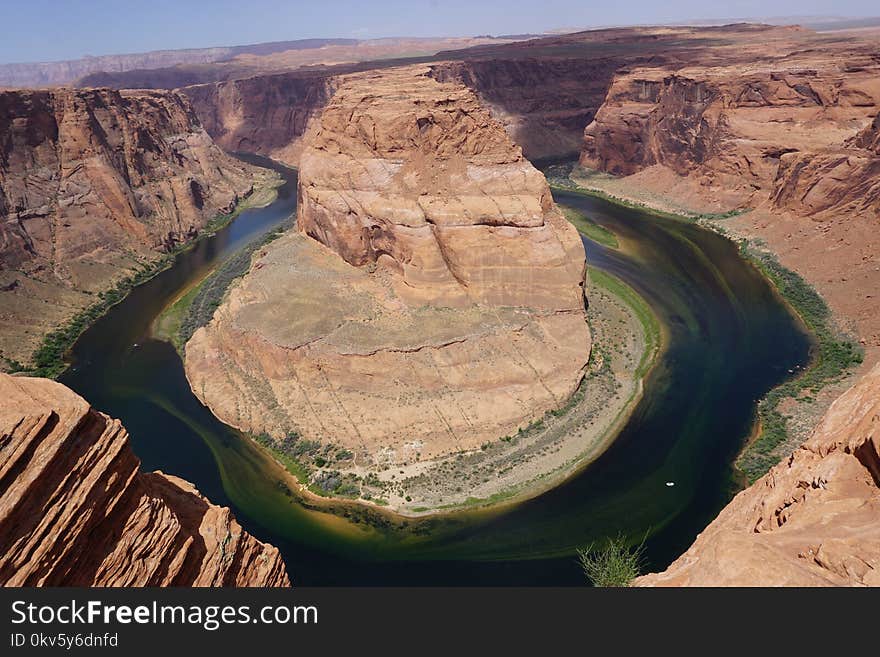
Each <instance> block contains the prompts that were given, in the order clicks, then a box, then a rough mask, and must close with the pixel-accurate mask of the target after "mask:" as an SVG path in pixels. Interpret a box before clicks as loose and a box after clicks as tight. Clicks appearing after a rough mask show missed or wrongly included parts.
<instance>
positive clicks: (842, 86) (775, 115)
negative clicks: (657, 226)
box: [581, 53, 880, 206]
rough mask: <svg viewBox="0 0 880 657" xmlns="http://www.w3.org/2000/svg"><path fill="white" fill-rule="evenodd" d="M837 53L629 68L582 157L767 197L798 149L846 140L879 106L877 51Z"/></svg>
mask: <svg viewBox="0 0 880 657" xmlns="http://www.w3.org/2000/svg"><path fill="white" fill-rule="evenodd" d="M828 55H829V56H828V57H824V56H819V57H816V58H815V60H813V61H810V60H806V61H805V59H804V58H803V57H800V56H790V57H788V56H786V57H782V58H780V59H779V60H777V61H771V62H769V63H767V62H759V61H755V62H754V63H752V62H745V63H744V62H740V61H735V63H733V64H732V65H727V66H687V67H684V68H679V67H675V68H670V67H664V66H660V67H650V68H634V69H631V70H627V71H625V72H622V73H620V74H619V75H617V76H616V77H615V80H614V83H613V84H612V85H611V89H610V90H609V92H608V95H607V97H606V99H605V102H604V104H603V105H602V108H601V109H600V110H599V111H598V113H597V114H596V118H595V120H594V121H593V122H592V123H591V124H590V125H589V126H587V128H586V130H585V132H584V147H583V151H582V154H581V163H582V164H584V165H585V166H588V167H590V168H594V169H600V170H602V171H606V172H608V173H612V174H615V175H630V174H633V173H636V172H639V171H641V170H644V169H646V168H648V167H652V166H655V165H659V166H662V167H665V168H668V169H670V170H672V171H673V172H674V173H675V174H677V175H679V176H686V177H688V178H690V179H691V180H693V181H694V182H696V183H698V184H699V185H700V186H701V187H702V188H703V190H704V193H705V194H706V195H707V196H711V195H712V193H713V191H716V190H715V189H713V188H723V189H724V191H725V192H727V193H730V192H734V193H736V194H737V196H738V198H739V201H740V203H741V204H742V205H752V206H753V205H755V204H756V203H760V202H763V201H766V199H767V198H768V197H769V194H770V192H771V190H772V189H773V187H774V184H775V181H776V179H777V175H778V174H779V175H785V166H784V163H787V162H790V161H791V160H792V159H793V158H792V156H793V155H796V156H798V157H804V158H806V157H811V156H812V155H813V154H815V153H817V152H819V151H823V150H825V149H829V148H835V147H837V146H842V145H843V143H844V141H845V140H846V139H847V138H848V137H850V136H851V135H852V134H853V133H854V132H855V131H856V130H858V129H859V128H860V127H863V126H864V125H865V124H866V123H867V122H869V121H870V119H872V118H873V116H874V113H876V111H877V107H878V104H880V83H878V78H877V71H878V67H877V64H876V62H874V61H873V58H872V57H871V56H870V55H853V56H851V57H849V58H848V59H847V60H846V61H845V62H839V63H838V62H835V61H834V58H833V57H832V56H831V53H828ZM736 59H738V58H736ZM781 163H783V166H781Z"/></svg>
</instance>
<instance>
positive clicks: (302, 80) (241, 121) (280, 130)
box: [181, 72, 335, 166]
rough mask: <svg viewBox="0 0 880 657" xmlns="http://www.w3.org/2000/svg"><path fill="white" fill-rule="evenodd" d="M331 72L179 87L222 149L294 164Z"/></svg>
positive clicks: (331, 86)
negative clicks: (259, 154)
mask: <svg viewBox="0 0 880 657" xmlns="http://www.w3.org/2000/svg"><path fill="white" fill-rule="evenodd" d="M334 86H335V78H334V77H333V76H328V75H321V74H310V73H298V72H291V73H281V74H276V75H262V76H255V77H249V78H244V79H241V80H230V81H227V82H219V83H216V84H202V85H194V86H190V87H185V88H184V89H182V90H181V92H182V93H184V94H185V95H186V96H187V97H188V98H189V99H190V101H191V102H192V105H193V107H194V108H195V110H196V113H197V114H198V116H199V118H200V119H201V121H202V123H203V125H204V126H205V129H206V130H207V131H208V133H209V134H210V135H211V136H212V137H213V138H214V140H215V141H216V142H217V143H218V144H219V145H220V146H222V147H223V148H225V149H226V150H228V151H247V152H253V153H261V154H263V155H267V156H269V157H273V158H275V159H277V160H280V161H282V162H286V163H287V164H290V165H291V166H297V165H298V163H299V155H300V152H301V150H302V146H301V141H302V136H303V135H304V134H305V131H306V128H307V127H308V125H309V122H310V121H311V119H312V118H313V117H314V116H316V115H318V114H320V112H321V109H322V108H323V107H324V105H326V103H327V100H328V99H329V98H330V96H331V95H332V94H333V89H334Z"/></svg>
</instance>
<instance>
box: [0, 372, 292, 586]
mask: <svg viewBox="0 0 880 657" xmlns="http://www.w3.org/2000/svg"><path fill="white" fill-rule="evenodd" d="M0 398H2V400H3V401H2V403H0V544H2V545H3V552H2V554H0V584H2V585H4V586H289V585H290V581H289V580H288V577H287V574H286V571H285V568H284V563H283V562H282V560H281V557H280V555H279V553H278V550H277V549H276V548H274V547H272V546H271V545H265V544H263V543H260V542H259V541H258V540H256V539H255V538H253V537H252V536H250V535H249V534H247V532H245V531H244V530H243V529H242V528H241V526H240V525H239V524H238V523H237V522H236V520H235V518H233V517H232V514H231V513H230V511H229V509H227V508H221V507H217V506H214V505H213V504H211V503H210V502H209V501H208V500H206V499H205V498H204V497H202V496H201V495H200V494H199V492H198V491H197V490H196V489H195V488H193V486H192V484H189V483H188V482H186V481H183V480H182V479H178V478H177V477H172V476H169V475H165V474H163V473H161V472H152V473H143V472H140V470H139V461H138V459H137V458H136V457H135V455H134V454H133V453H132V451H131V448H130V446H129V442H128V434H127V433H126V431H125V429H124V428H123V427H122V425H121V424H120V423H119V421H118V420H113V419H111V418H109V417H107V416H106V415H103V414H102V413H99V412H97V411H95V410H94V409H91V408H90V407H89V405H88V403H87V402H86V401H85V400H83V399H82V398H81V397H79V396H78V395H76V394H75V393H73V392H72V391H70V390H69V389H67V388H65V387H64V386H62V385H60V384H58V383H54V382H52V381H49V380H47V379H34V378H24V377H11V376H7V375H3V374H0Z"/></svg>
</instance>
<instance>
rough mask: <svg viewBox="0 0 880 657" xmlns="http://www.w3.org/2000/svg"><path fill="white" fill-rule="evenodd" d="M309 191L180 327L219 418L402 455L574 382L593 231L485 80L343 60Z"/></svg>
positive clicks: (485, 427)
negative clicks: (495, 110)
mask: <svg viewBox="0 0 880 657" xmlns="http://www.w3.org/2000/svg"><path fill="white" fill-rule="evenodd" d="M299 199H300V200H299V206H298V232H292V233H290V234H288V235H286V236H284V237H282V238H281V239H279V240H277V241H276V242H273V243H272V244H271V245H269V246H268V247H266V248H265V249H263V251H262V252H260V253H259V254H258V255H257V256H256V257H255V259H254V262H253V264H252V268H251V271H250V273H249V274H247V275H246V276H245V277H244V279H243V280H242V281H241V283H240V284H238V285H237V286H236V287H234V288H233V289H232V290H231V293H230V294H229V296H228V299H227V300H226V302H225V303H224V304H223V305H222V306H221V307H220V308H219V309H218V310H217V312H216V314H215V315H214V318H213V320H212V321H211V322H210V323H209V324H208V325H207V326H206V327H204V328H202V329H200V330H198V331H197V332H196V333H195V334H194V335H193V338H192V340H191V341H190V342H189V343H188V344H187V346H186V371H187V376H188V378H189V380H190V383H191V385H192V388H193V390H194V391H195V393H196V395H198V396H199V397H200V398H201V399H202V400H203V401H204V402H205V403H206V404H207V405H208V406H209V407H210V408H211V409H212V410H213V411H214V413H215V414H216V415H217V416H218V417H220V418H221V419H223V420H224V421H225V422H227V423H229V424H232V425H234V426H237V427H240V428H242V429H245V430H247V431H251V432H254V433H258V432H264V431H265V432H268V433H270V434H271V435H273V436H276V437H283V436H284V435H285V434H287V433H289V432H292V431H296V432H297V433H299V434H300V435H302V436H304V437H307V438H310V439H316V440H319V441H322V442H331V441H332V442H334V443H337V444H341V445H343V446H345V447H348V448H350V449H352V450H356V452H357V454H358V458H361V455H363V456H364V457H366V461H367V462H373V461H374V462H377V463H378V462H383V461H388V462H401V463H402V462H411V461H413V460H419V459H425V458H431V457H437V456H442V455H447V454H450V453H453V452H457V451H461V450H469V449H474V448H477V447H479V445H480V444H481V443H483V442H484V441H486V440H493V439H498V438H500V437H502V436H504V435H506V434H509V433H511V432H516V430H517V428H518V427H523V426H525V425H527V424H528V423H529V422H530V420H532V419H535V418H538V417H540V416H541V415H542V414H543V413H544V412H545V411H547V410H549V409H553V408H556V407H558V406H560V405H562V404H563V403H564V402H565V400H566V399H567V398H568V397H569V396H570V395H571V394H572V392H574V390H575V389H576V388H577V386H578V385H579V383H580V381H581V378H582V376H583V372H584V370H585V367H586V364H587V360H588V357H589V353H590V334H589V329H588V327H587V324H586V320H585V308H584V298H583V276H584V268H585V262H584V249H583V246H582V244H581V241H580V239H579V236H578V234H577V232H576V230H575V229H574V228H573V227H572V226H571V225H570V224H568V223H567V222H566V221H565V219H564V218H563V217H562V215H561V213H560V212H559V211H558V210H557V209H556V207H555V205H554V204H553V200H552V197H551V195H550V191H549V188H548V186H547V183H546V181H545V179H544V177H543V175H541V173H540V172H538V171H537V170H536V169H534V168H533V167H532V166H531V164H529V162H528V161H527V160H525V159H524V158H523V156H522V152H521V149H520V148H519V147H518V146H516V145H514V144H513V143H512V142H511V140H510V139H509V137H508V136H507V134H506V133H505V131H504V129H503V127H502V125H501V124H500V123H499V122H498V121H496V120H495V119H493V118H492V116H491V115H490V113H489V111H488V110H487V109H486V108H485V107H484V106H483V105H482V104H481V103H480V102H479V100H478V98H477V97H476V95H475V94H474V93H473V92H472V91H470V90H469V89H467V88H466V87H464V86H463V85H460V84H455V83H444V82H438V81H437V80H435V79H433V78H432V77H431V76H430V70H429V69H428V68H427V67H424V66H412V67H402V68H391V69H386V70H381V71H373V72H367V73H359V74H353V75H347V76H341V77H340V78H338V79H337V81H336V88H335V91H334V93H333V95H332V97H331V98H330V99H329V101H328V103H327V105H326V107H325V108H324V110H323V111H322V113H321V114H320V116H319V117H316V118H315V120H314V121H313V122H312V125H311V127H310V129H309V131H308V133H307V135H306V137H305V140H304V149H303V152H302V155H301V158H300V174H299Z"/></svg>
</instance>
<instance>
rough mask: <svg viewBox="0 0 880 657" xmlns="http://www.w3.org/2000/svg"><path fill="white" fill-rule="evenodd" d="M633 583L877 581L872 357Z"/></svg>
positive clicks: (879, 372)
mask: <svg viewBox="0 0 880 657" xmlns="http://www.w3.org/2000/svg"><path fill="white" fill-rule="evenodd" d="M636 583H637V584H638V585H640V586H847V585H849V586H880V366H876V367H874V369H873V370H872V371H871V372H869V373H868V374H866V375H865V376H864V378H862V379H861V380H860V381H859V383H858V384H856V385H855V386H853V387H852V388H850V389H849V390H848V391H847V392H846V393H845V394H844V395H842V396H841V397H840V398H839V399H838V400H837V401H836V402H834V404H833V405H832V406H831V408H830V409H829V411H828V413H827V414H826V415H825V417H824V419H823V420H822V422H821V423H820V424H819V426H818V427H817V428H816V430H815V432H814V433H813V436H812V437H811V438H810V439H809V440H808V441H807V442H806V443H804V444H803V445H802V446H801V447H800V448H798V449H797V450H796V451H795V452H794V453H793V454H792V455H791V456H790V457H789V458H788V459H787V460H786V461H783V462H782V463H780V464H779V465H777V466H776V467H774V468H773V469H772V470H770V472H768V473H767V474H766V475H764V476H763V477H762V478H761V479H759V480H758V481H757V482H755V484H754V485H752V486H751V487H749V488H748V489H746V490H744V491H743V492H741V493H740V494H739V495H737V496H736V497H735V498H734V499H733V501H732V502H731V503H730V504H728V505H727V507H726V508H725V509H724V510H723V511H722V512H721V514H720V515H719V516H718V517H717V518H716V519H715V520H714V521H713V522H712V524H710V525H709V526H708V527H707V528H706V529H705V531H703V533H702V534H700V536H699V537H698V538H697V540H696V542H695V543H694V544H693V546H692V547H691V548H690V549H689V550H688V551H687V552H686V553H685V554H684V555H682V556H681V557H679V558H678V559H677V560H676V561H675V562H674V563H673V564H672V565H671V566H670V567H669V568H668V569H667V570H666V571H665V572H662V573H659V574H653V575H647V576H645V577H641V578H639V579H638V580H636Z"/></svg>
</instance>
